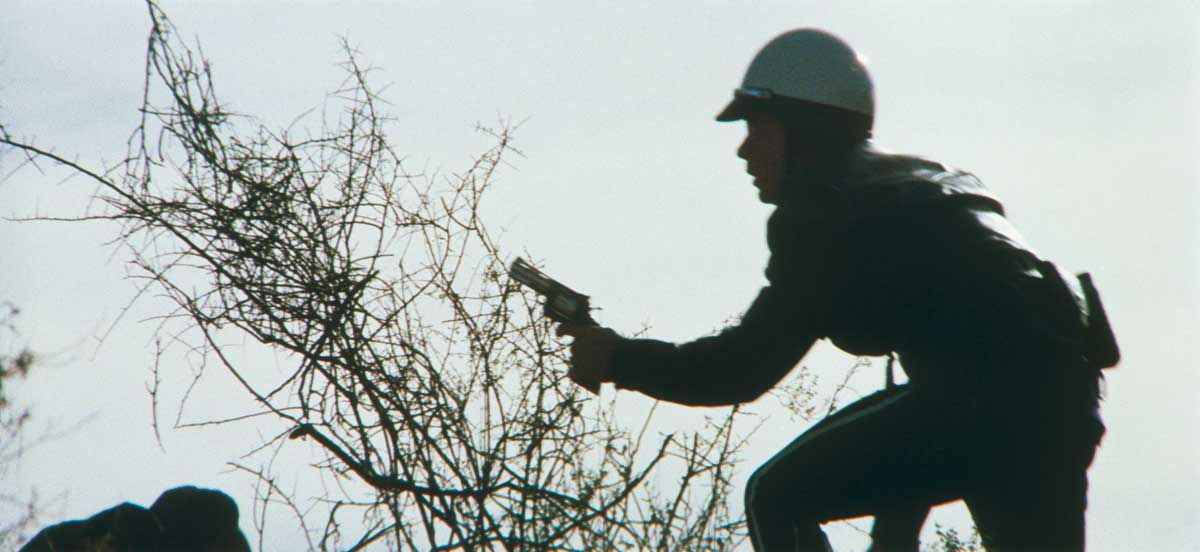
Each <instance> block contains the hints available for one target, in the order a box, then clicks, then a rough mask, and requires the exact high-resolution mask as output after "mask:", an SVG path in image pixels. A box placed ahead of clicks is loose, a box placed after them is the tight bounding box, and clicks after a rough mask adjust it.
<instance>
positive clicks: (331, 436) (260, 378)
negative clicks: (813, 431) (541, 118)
mask: <svg viewBox="0 0 1200 552" xmlns="http://www.w3.org/2000/svg"><path fill="white" fill-rule="evenodd" d="M148 7H149V11H150V16H151V20H152V29H151V33H150V37H149V38H150V39H149V41H148V48H147V62H146V85H145V90H146V94H145V100H144V102H145V103H144V106H143V111H142V113H143V116H142V121H141V124H140V125H139V126H138V128H137V130H136V132H135V133H134V135H133V138H132V139H131V140H130V142H129V144H130V148H129V156H128V159H127V160H126V161H125V162H124V163H123V164H122V165H120V167H119V168H118V170H116V171H111V172H110V171H95V170H90V169H88V168H86V167H83V166H81V165H78V164H75V163H72V162H70V161H68V160H67V159H64V158H62V157H59V156H57V155H56V154H54V153H53V152H51V151H47V150H44V149H40V148H38V147H36V146H33V145H30V144H26V143H20V142H17V141H15V140H13V139H12V138H11V137H10V136H8V135H4V136H0V141H2V142H3V143H5V144H7V145H8V146H10V147H13V148H16V149H18V150H21V151H24V152H25V153H26V154H27V155H29V156H30V157H31V158H35V159H49V160H53V161H56V162H59V163H62V164H64V165H67V166H68V167H69V168H70V169H72V170H74V171H77V172H79V173H82V174H84V175H87V176H88V177H90V178H91V179H93V180H95V181H96V182H98V183H99V184H100V185H101V189H102V192H101V198H102V199H103V200H104V202H105V205H106V211H105V212H104V214H103V215H101V216H102V217H103V218H108V219H112V220H115V221H118V222H119V223H120V224H121V225H122V228H123V231H122V235H121V239H122V242H123V243H125V244H127V245H128V246H129V248H130V250H131V251H132V255H133V264H134V266H135V267H136V268H137V271H136V276H135V277H136V278H140V279H142V280H143V283H144V284H145V285H146V287H147V288H148V289H156V290H157V291H158V292H159V293H161V294H162V295H164V296H166V297H168V298H169V299H170V301H171V303H172V304H173V305H174V306H175V309H174V310H173V311H172V312H171V313H169V314H168V315H167V316H166V318H167V319H168V320H175V321H179V322H182V323H183V324H184V325H185V326H186V327H187V328H188V333H187V335H190V336H192V338H193V340H194V341H193V343H192V344H193V346H194V347H195V348H196V349H197V350H201V351H203V353H204V354H205V355H206V357H207V358H209V359H215V361H216V362H217V363H219V364H220V365H221V366H223V367H224V369H225V370H226V371H227V372H228V373H229V374H231V375H232V376H233V377H234V378H235V379H236V380H237V381H238V382H239V383H240V385H241V386H242V388H243V389H244V390H245V392H246V393H248V394H249V395H250V396H252V397H253V399H254V400H255V401H256V402H257V404H258V405H260V407H261V408H262V412H263V413H267V414H269V415H271V416H273V417H274V418H276V419H277V420H280V421H283V422H285V423H286V424H287V425H288V427H289V428H290V429H289V431H287V432H285V434H283V435H280V436H279V437H278V438H277V439H276V441H275V444H276V445H278V446H291V445H289V444H288V443H291V442H293V441H290V440H289V439H287V438H288V437H290V438H291V439H292V440H294V439H306V440H309V441H310V442H312V443H315V444H316V445H317V446H319V447H320V449H321V450H322V451H323V454H324V457H325V460H324V461H323V462H321V463H320V464H319V465H317V466H316V467H317V468H318V469H320V470H322V471H323V472H325V473H327V474H329V475H331V476H333V477H336V478H339V480H343V481H346V480H350V481H353V482H354V483H355V484H356V485H358V486H359V487H361V488H365V489H367V490H368V494H369V495H370V496H371V497H372V499H371V500H367V501H362V500H358V499H353V498H351V497H350V496H346V497H323V499H324V500H323V502H322V503H323V504H327V505H330V507H329V508H327V509H326V511H325V512H324V515H326V516H327V520H326V521H325V523H323V524H322V526H323V528H322V529H317V530H312V531H308V533H309V535H308V537H309V539H310V541H309V542H310V545H311V547H312V548H314V549H328V548H345V547H347V546H350V547H351V548H352V549H359V548H363V547H366V546H367V545H370V544H372V543H377V542H378V543H387V545H388V546H389V547H391V548H407V549H433V550H449V549H507V550H515V549H579V550H602V549H631V548H640V549H669V550H678V549H688V550H705V549H712V550H718V549H729V548H731V547H733V546H734V543H735V541H736V540H737V539H738V535H739V532H740V529H739V528H740V525H739V524H738V523H735V522H734V520H732V519H731V518H730V515H729V512H728V510H727V508H726V506H725V504H726V497H727V495H728V493H729V490H730V485H729V476H730V470H731V468H732V464H733V459H734V453H735V452H736V450H737V449H738V447H739V446H740V443H739V441H738V439H737V438H736V436H735V431H734V415H733V414H732V413H731V414H730V415H728V416H725V417H722V418H720V419H717V420H714V421H712V422H711V424H710V427H708V428H707V429H706V430H704V431H702V432H699V433H696V434H692V435H687V436H683V435H672V436H665V437H662V438H661V439H657V440H655V439H654V438H653V437H647V436H646V433H647V432H646V431H644V428H643V431H641V432H637V433H634V432H631V431H630V430H628V429H625V428H622V427H620V425H619V424H617V423H615V422H614V421H613V420H612V419H610V418H609V417H607V416H605V415H604V414H601V413H592V414H589V412H601V411H600V410H598V409H595V408H588V406H589V402H590V401H591V400H592V399H590V398H589V397H588V396H586V395H584V394H581V391H580V390H579V389H578V388H577V387H575V386H573V385H572V384H570V382H568V381H566V380H565V379H564V376H563V375H564V374H565V369H564V366H565V364H564V363H565V359H564V356H563V349H562V347H561V345H560V344H558V342H557V341H556V340H555V339H554V338H553V334H552V333H551V331H550V328H549V327H548V325H547V323H546V322H545V321H544V320H542V318H541V316H540V310H539V308H538V305H537V302H536V297H533V296H530V295H528V294H526V293H525V292H523V291H522V290H521V289H520V288H519V286H517V285H516V284H515V283H513V282H511V281H510V280H509V278H508V277H507V275H506V271H505V268H504V267H505V266H506V263H505V254H504V252H503V251H502V250H501V249H500V247H499V246H498V245H497V243H496V241H495V240H494V239H493V238H492V236H491V235H490V234H489V233H488V231H487V230H486V228H485V225H484V224H483V221H482V220H480V216H479V207H480V205H481V201H482V199H483V197H484V195H485V193H486V192H487V190H488V188H489V185H490V184H491V183H492V182H493V181H494V177H495V174H496V171H497V169H499V168H500V167H502V166H503V164H504V162H505V159H507V158H508V157H509V156H511V155H512V154H514V153H517V152H516V150H514V149H513V145H512V141H511V140H512V136H511V134H510V129H508V128H498V129H482V130H483V131H484V132H486V133H488V135H489V136H491V137H492V138H493V139H494V145H493V146H492V147H491V148H490V149H489V150H487V151H485V152H484V153H483V154H482V155H480V156H478V157H477V158H476V159H475V161H474V163H473V164H472V165H471V166H470V167H468V168H467V169H466V170H465V171H463V172H461V173H459V174H455V175H450V176H444V177H438V176H434V177H427V176H422V175H413V174H409V173H407V172H406V171H405V169H404V167H403V163H402V158H401V156H400V155H399V154H398V153H397V152H396V151H395V150H394V149H393V148H392V146H391V145H390V144H389V142H388V140H387V137H386V133H385V128H384V127H385V126H386V124H387V122H388V118H387V117H386V116H385V115H384V114H383V113H381V111H380V106H381V105H382V101H381V100H380V98H379V97H378V96H377V95H376V94H375V92H374V91H373V90H372V88H371V87H370V85H369V83H368V79H367V76H368V70H367V69H366V68H364V67H362V66H360V65H359V63H358V61H357V60H356V58H355V56H354V54H353V52H352V50H351V49H350V48H348V47H347V48H345V52H346V61H345V64H344V68H345V73H346V75H347V78H346V80H345V82H344V83H343V85H342V86H341V87H340V88H339V89H338V90H337V91H336V92H335V93H333V94H332V95H331V96H330V100H329V103H328V104H327V106H326V109H325V111H324V113H325V116H324V120H323V123H322V126H321V128H320V130H319V132H317V133H316V134H315V135H306V136H295V135H293V133H292V132H291V131H271V130H268V129H266V128H264V127H262V126H261V125H248V122H249V119H248V118H247V117H243V116H240V115H236V114H234V113H231V112H229V111H227V110H226V109H225V108H224V107H223V104H222V103H221V101H219V100H218V97H217V95H216V94H215V92H214V85H213V79H212V74H211V69H210V66H209V64H208V62H207V61H206V60H205V59H204V58H203V57H202V56H201V55H199V54H197V53H196V51H195V50H193V49H191V48H189V47H188V46H187V45H185V44H183V43H181V42H180V41H179V40H178V39H177V37H176V32H175V29H174V27H173V26H172V24H171V23H170V21H169V20H168V19H167V17H166V16H165V14H164V13H163V12H162V11H161V9H160V8H159V7H158V6H157V5H155V4H154V3H152V2H151V3H149V4H148ZM246 126H254V128H253V130H252V131H250V132H246V131H245V130H244V128H245V127H246ZM113 175H116V176H113ZM231 333H232V334H234V335H243V336H249V337H252V338H253V339H254V340H255V341H257V342H258V343H260V344H262V345H265V346H268V347H270V348H273V349H274V350H276V351H279V352H282V353H284V356H286V358H287V359H289V362H290V369H289V370H288V371H287V372H286V373H284V374H283V375H281V376H279V377H272V375H271V374H270V373H268V372H267V371H264V370H260V369H257V368H256V367H255V366H253V365H247V364H245V363H242V362H240V361H239V360H238V359H237V358H235V357H234V356H233V355H231V354H229V352H228V350H227V347H226V346H224V345H223V340H222V337H221V336H224V335H230V334H231ZM239 466H240V465H239ZM241 467H242V468H243V469H245V471H249V472H251V473H256V474H258V475H259V476H260V477H263V480H264V481H266V482H267V483H270V481H269V478H267V477H266V476H265V475H264V474H263V473H262V472H261V471H256V470H254V469H250V468H245V467H244V466H241ZM656 470H657V472H663V473H669V474H672V475H678V477H677V478H673V479H672V481H671V482H672V487H671V488H670V489H669V490H668V491H667V492H660V491H659V490H657V489H655V488H653V486H651V485H649V484H648V480H649V477H648V476H649V475H650V474H652V473H657V472H656ZM664 470H666V471H664ZM272 489H273V490H272V492H278V491H277V490H275V489H274V488H273V487H272ZM268 494H269V493H268ZM349 494H350V493H349V492H348V491H347V495H349ZM287 500H288V503H289V504H295V502H294V501H295V500H298V497H288V499H287ZM294 509H295V510H296V512H297V513H298V514H300V515H301V517H302V518H303V517H304V514H301V510H302V509H301V508H298V507H294ZM355 509H356V510H359V516H360V517H361V518H362V519H367V520H369V521H370V524H369V526H368V527H367V528H366V529H365V530H364V531H361V532H360V534H355V535H345V534H343V529H342V524H341V523H340V522H339V519H342V518H340V517H339V516H343V515H346V512H347V511H348V510H355ZM305 511H307V510H305ZM310 515H311V514H310ZM302 521H303V520H302ZM312 526H313V527H316V525H312ZM305 527H309V525H305ZM348 543H349V544H348Z"/></svg>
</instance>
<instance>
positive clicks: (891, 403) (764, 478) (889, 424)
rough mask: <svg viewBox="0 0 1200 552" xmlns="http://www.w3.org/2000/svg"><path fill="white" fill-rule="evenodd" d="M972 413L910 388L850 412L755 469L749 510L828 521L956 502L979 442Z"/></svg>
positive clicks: (853, 407)
mask: <svg viewBox="0 0 1200 552" xmlns="http://www.w3.org/2000/svg"><path fill="white" fill-rule="evenodd" d="M972 417H973V414H972V413H971V412H967V411H955V410H954V409H953V408H951V407H948V406H946V405H943V404H938V403H935V402H932V401H929V400H927V399H925V398H923V397H921V396H919V395H917V394H915V393H913V392H912V391H911V390H909V389H898V390H895V391H889V392H887V394H886V395H875V396H871V397H868V398H866V399H864V400H863V401H860V403H856V404H852V405H850V406H848V407H847V408H846V409H845V411H843V412H839V413H838V414H835V415H834V416H833V417H831V418H830V419H828V420H825V421H823V422H821V423H819V424H817V425H816V426H814V427H813V428H812V429H810V430H809V431H807V432H805V433H804V434H803V435H801V436H800V437H799V438H797V439H796V440H795V441H793V442H792V443H791V444H789V445H788V446H787V447H786V448H784V449H783V450H782V451H780V452H779V453H778V454H776V455H775V456H774V457H773V458H772V459H771V460H770V461H768V462H767V463H766V464H764V465H763V467H761V468H759V470H758V471H757V472H756V473H755V475H754V477H752V479H751V481H750V485H751V487H750V489H749V491H750V492H749V493H748V495H749V497H750V500H751V503H752V504H751V507H755V506H756V505H757V506H758V507H767V506H770V507H777V508H782V509H787V510H789V511H791V512H792V514H793V515H794V516H796V517H797V518H804V519H813V520H819V521H829V520H834V519H845V518H850V517H858V516H863V515H874V514H876V513H878V512H880V511H885V510H888V509H892V508H895V507H898V506H910V505H912V504H935V503H940V502H946V501H949V500H953V499H955V498H960V497H961V496H962V495H963V494H964V491H965V484H966V482H967V481H969V479H970V478H969V477H968V476H969V473H968V470H969V469H970V460H971V456H972V454H973V451H974V450H976V449H977V447H975V446H973V445H972V442H973V441H974V440H975V439H977V438H978V437H979V436H978V435H976V434H973V433H974V432H972V431H971V429H972V424H971V419H972Z"/></svg>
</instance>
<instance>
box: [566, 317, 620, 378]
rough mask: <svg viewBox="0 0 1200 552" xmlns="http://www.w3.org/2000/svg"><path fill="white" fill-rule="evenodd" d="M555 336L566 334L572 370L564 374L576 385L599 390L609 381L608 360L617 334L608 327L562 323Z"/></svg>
mask: <svg viewBox="0 0 1200 552" xmlns="http://www.w3.org/2000/svg"><path fill="white" fill-rule="evenodd" d="M557 333H558V335H559V336H560V337H561V336H564V335H569V336H571V337H574V338H575V340H574V341H573V342H571V369H570V370H568V371H567V377H569V378H571V381H574V382H575V383H576V384H578V385H579V386H581V387H583V388H584V389H587V390H588V391H591V392H592V393H596V394H599V393H600V384H602V383H604V382H606V381H612V372H611V363H612V355H613V349H614V348H616V346H617V340H618V339H620V336H618V335H617V332H614V331H612V330H610V329H608V328H603V327H600V326H590V325H582V324H561V325H559V326H558V330H557Z"/></svg>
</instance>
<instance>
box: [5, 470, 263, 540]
mask: <svg viewBox="0 0 1200 552" xmlns="http://www.w3.org/2000/svg"><path fill="white" fill-rule="evenodd" d="M63 550H71V551H77V552H100V551H104V552H157V551H162V552H167V551H170V552H218V551H220V552H250V544H249V543H248V542H247V541H246V537H245V535H243V534H242V531H241V529H239V528H238V508H237V504H236V503H234V501H233V499H232V498H229V495H226V494H225V493H223V492H221V491H217V490H213V489H201V488H198V487H193V486H184V487H176V488H174V489H171V490H169V491H167V492H164V493H163V494H162V495H161V496H159V497H158V500H155V501H154V504H152V505H151V506H150V508H148V509H147V508H143V507H141V506H138V505H136V504H131V503H129V502H123V503H121V504H118V505H116V506H114V507H112V508H109V509H107V510H104V511H103V512H100V513H98V514H96V515H94V516H92V517H90V518H87V519H83V520H71V521H64V522H62V523H59V524H56V525H51V526H50V527H47V528H45V529H42V530H41V532H39V533H38V534H37V535H36V536H34V537H33V540H31V541H29V542H28V543H27V544H26V545H25V546H23V547H22V548H21V550H20V552H59V551H63Z"/></svg>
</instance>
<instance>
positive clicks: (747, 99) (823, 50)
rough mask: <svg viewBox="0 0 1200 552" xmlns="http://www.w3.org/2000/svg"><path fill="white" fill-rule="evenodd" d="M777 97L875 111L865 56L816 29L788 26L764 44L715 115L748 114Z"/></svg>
mask: <svg viewBox="0 0 1200 552" xmlns="http://www.w3.org/2000/svg"><path fill="white" fill-rule="evenodd" d="M775 99H784V100H785V101H786V100H800V101H802V102H808V103H814V104H820V105H825V106H830V107H835V108H839V109H843V110H846V111H850V112H852V113H857V114H859V115H864V116H866V117H867V120H868V121H870V120H873V119H874V117H875V94H874V87H872V86H871V77H870V75H868V74H867V68H866V66H865V65H864V64H863V61H862V60H861V59H859V57H858V55H857V54H855V53H854V50H853V49H851V48H850V46H849V45H848V44H846V43H845V42H843V41H842V39H840V38H838V37H836V36H834V35H832V34H829V33H827V32H825V31H821V30H817V29H796V30H792V31H788V32H786V33H783V34H781V35H779V36H777V37H775V39H773V40H771V41H770V42H768V43H767V45H766V46H763V48H762V50H759V52H758V55H756V56H754V60H753V61H751V62H750V68H749V69H747V70H746V77H745V78H744V79H742V86H741V88H738V89H737V90H734V91H733V101H731V102H729V105H727V106H726V107H725V109H723V110H722V111H721V113H720V114H718V115H717V120H718V121H736V120H738V119H744V118H745V117H746V114H747V113H749V112H750V111H753V110H755V109H759V108H761V107H763V106H768V105H769V102H771V101H772V100H775ZM869 124H870V123H868V128H869Z"/></svg>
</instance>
